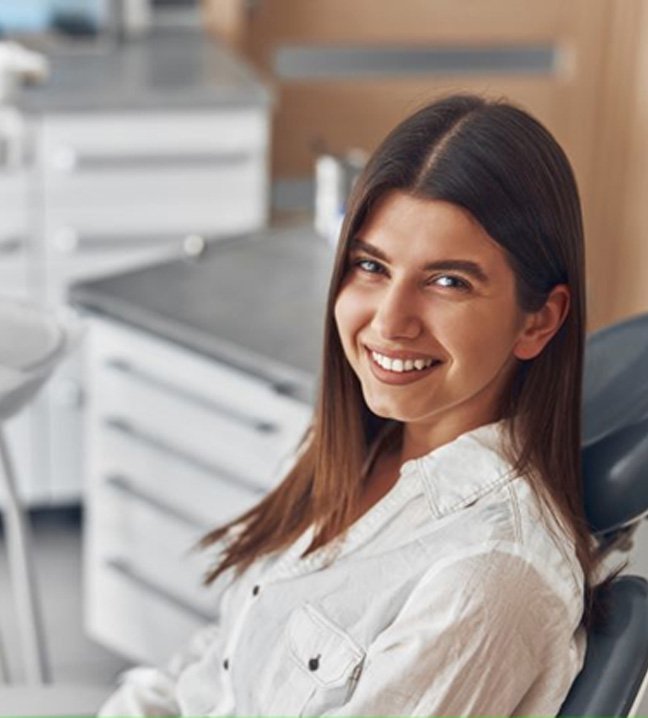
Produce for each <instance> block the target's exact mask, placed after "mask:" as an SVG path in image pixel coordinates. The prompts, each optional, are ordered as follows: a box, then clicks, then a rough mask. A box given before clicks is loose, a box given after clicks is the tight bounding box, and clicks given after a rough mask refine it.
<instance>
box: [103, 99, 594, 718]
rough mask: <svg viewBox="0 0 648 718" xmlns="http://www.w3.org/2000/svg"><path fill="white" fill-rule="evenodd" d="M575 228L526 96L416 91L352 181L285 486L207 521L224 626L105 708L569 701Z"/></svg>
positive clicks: (581, 562) (484, 705) (131, 680)
mask: <svg viewBox="0 0 648 718" xmlns="http://www.w3.org/2000/svg"><path fill="white" fill-rule="evenodd" d="M583 284H584V283H583V235H582V224H581V214H580V206H579V200H578V193H577V190H576V185H575V182H574V178H573V174H572V171H571V169H570V166H569V163H568V161H567V158H566V157H565V155H564V153H563V152H562V150H561V149H560V147H559V146H558V144H557V143H556V142H555V140H554V139H553V138H552V137H551V135H550V134H549V133H548V132H547V131H546V130H545V129H544V128H543V127H542V126H541V125H540V124H539V123H538V122H537V121H536V120H534V119H533V118H532V117H530V116H529V115H528V114H526V113H525V112H523V111H522V110H520V109H518V108H516V107H514V106H512V105H510V104H507V103H504V102H487V101H485V100H483V99H481V98H478V97H473V96H454V97H450V98H446V99H443V100H440V101H438V102H435V103H433V104H431V105H429V106H427V107H424V108H423V109H421V110H420V111H419V112H417V113H416V114H414V115H413V116H412V117H410V118H408V119H406V120H405V121H404V122H403V123H401V124H400V125H399V126H398V127H397V128H396V129H395V130H393V131H392V133H391V134H390V135H389V136H388V137H387V138H386V139H385V140H384V142H383V143H382V145H381V146H380V147H379V148H378V149H377V151H376V152H375V154H374V155H373V157H372V158H371V160H370V162H369V163H368V165H367V167H366V169H365V171H364V173H363V175H362V176H361V178H360V180H359V181H358V183H357V184H356V187H355V189H354V193H353V196H352V198H351V203H350V209H349V212H348V214H347V217H346V219H345V223H344V226H343V228H342V235H341V239H340V243H339V247H338V252H337V256H336V263H335V267H334V271H333V276H332V280H331V287H330V292H329V300H328V305H327V314H326V321H325V333H324V347H323V362H322V373H321V382H320V392H319V396H318V401H317V405H316V409H315V414H314V419H313V423H312V426H311V429H310V430H309V432H308V433H307V434H306V436H305V437H304V439H303V442H302V445H301V447H300V448H299V450H298V452H297V456H296V458H295V462H294V465H293V467H292V469H291V470H290V471H288V473H287V475H286V477H285V479H284V480H283V482H282V483H281V484H280V485H279V486H278V487H277V488H276V489H275V490H274V491H273V492H272V493H270V494H269V495H268V496H267V497H265V498H264V499H263V500H262V501H261V502H260V503H259V504H258V505H257V506H256V507H254V508H253V509H252V510H250V511H249V512H247V513H246V514H244V515H243V516H241V517H239V518H238V519H236V520H235V521H233V522H231V523H230V524H228V525H226V526H221V527H218V528H217V529H215V530H214V531H213V532H211V533H210V534H209V535H208V536H206V537H205V539H204V540H203V545H204V546H209V545H214V546H215V547H216V548H217V550H218V553H217V554H216V563H215V566H214V569H213V571H212V573H211V575H210V576H209V577H208V581H218V582H219V583H220V584H221V585H222V587H223V593H222V600H221V605H220V619H219V623H218V624H217V625H214V626H210V627H209V628H208V629H206V630H205V631H204V632H203V633H201V634H199V635H198V636H196V637H195V638H194V640H193V642H192V643H191V644H190V646H189V647H188V648H187V649H186V651H184V652H183V653H180V654H178V655H177V656H176V657H175V658H174V659H173V660H172V661H171V663H170V664H169V666H168V667H167V669H166V670H164V671H161V670H156V669H141V668H140V669H136V670H135V671H133V672H131V673H130V674H127V675H126V676H125V678H124V681H123V684H122V686H121V687H120V689H119V690H118V691H117V692H116V693H115V694H114V695H113V696H112V698H110V699H109V701H108V702H107V703H106V705H105V706H104V709H103V711H102V714H103V715H178V714H182V715H205V714H210V715H313V716H314V715H317V716H323V715H335V716H357V715H383V716H385V715H501V716H504V715H555V714H556V713H557V712H558V710H559V709H560V706H561V704H562V702H563V700H564V698H565V696H566V694H567V692H568V690H569V687H570V685H571V683H572V681H573V680H574V678H575V676H576V674H577V673H578V671H579V670H580V667H581V665H582V661H583V656H584V649H585V641H586V639H585V628H586V627H587V626H588V625H590V624H591V623H592V621H593V619H594V615H595V609H596V608H597V601H598V597H597V596H598V594H597V591H596V590H595V588H594V586H593V576H594V572H595V570H596V569H597V565H596V559H595V552H594V549H595V545H594V540H593V539H592V537H591V535H590V533H589V531H588V528H587V524H586V521H585V518H584V511H583V506H582V499H581V483H580V482H581V478H580V466H579V455H580V453H579V444H580V391H581V378H582V377H581V375H582V360H583V357H582V351H583V334H584V301H583V299H584V298H583Z"/></svg>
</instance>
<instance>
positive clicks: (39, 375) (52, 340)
mask: <svg viewBox="0 0 648 718" xmlns="http://www.w3.org/2000/svg"><path fill="white" fill-rule="evenodd" d="M78 333H79V327H78V325H77V324H76V323H75V322H74V321H73V320H72V319H69V320H63V319H58V318H56V317H55V316H54V315H52V314H49V313H47V312H45V311H43V310H40V309H37V308H35V307H33V306H30V305H28V304H23V303H21V302H17V301H13V300H8V299H4V298H3V299H0V496H1V497H2V498H1V501H2V504H1V507H2V508H1V511H2V517H3V523H4V528H5V538H6V543H7V552H8V563H9V571H10V582H11V588H12V593H13V599H14V605H15V611H16V618H17V623H18V631H19V638H20V648H21V652H22V659H23V666H24V672H25V684H24V685H20V686H9V687H7V686H6V685H0V713H2V714H3V715H11V714H13V715H19V714H20V712H21V709H20V706H21V705H25V706H27V705H28V706H29V711H27V712H30V713H31V714H32V715H33V714H34V713H41V714H50V715H54V714H56V712H57V708H56V703H57V702H59V703H60V701H61V698H64V699H65V711H62V712H66V713H69V712H73V711H75V710H77V709H78V710H79V712H82V713H89V712H92V710H93V708H91V707H90V706H92V707H96V706H98V705H99V703H100V701H101V698H102V697H103V696H105V694H106V692H107V689H106V688H105V687H103V688H94V687H89V686H74V687H71V686H44V685H43V684H45V683H47V682H49V680H50V675H49V667H48V665H47V660H46V652H45V639H44V633H43V623H42V617H41V612H40V605H39V601H38V592H37V586H36V580H35V573H34V563H33V556H32V550H31V540H30V530H29V523H28V520H27V514H26V512H25V509H24V507H23V506H22V504H21V499H20V495H19V491H18V488H17V484H16V476H15V472H14V467H13V463H12V460H11V454H10V447H9V446H8V444H7V441H6V437H5V431H4V422H6V421H7V420H8V419H10V418H11V417H13V416H14V415H15V414H17V413H18V412H19V411H20V410H21V409H23V408H24V407H25V406H26V405H27V404H28V403H29V402H30V401H31V400H32V399H33V398H34V396H35V395H36V393H37V392H38V391H39V389H40V388H41V387H42V386H43V384H44V383H45V382H46V381H47V380H48V378H49V377H50V376H51V374H52V372H53V371H54V369H55V367H56V366H57V365H58V363H59V362H60V361H61V360H62V359H63V357H64V356H65V355H66V354H67V352H68V350H69V349H70V347H71V346H72V345H73V344H74V343H75V341H76V338H77V335H78ZM1 647H2V641H1V636H0V648H1ZM0 659H1V660H0V674H1V675H0V677H1V678H2V679H3V680H4V683H5V684H6V683H7V682H8V680H9V675H8V668H7V665H6V661H5V660H4V657H3V656H1V655H0Z"/></svg>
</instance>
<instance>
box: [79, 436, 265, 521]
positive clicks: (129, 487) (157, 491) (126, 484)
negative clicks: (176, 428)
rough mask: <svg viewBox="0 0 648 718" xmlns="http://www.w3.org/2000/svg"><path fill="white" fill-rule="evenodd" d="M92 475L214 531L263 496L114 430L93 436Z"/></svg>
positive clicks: (100, 480)
mask: <svg viewBox="0 0 648 718" xmlns="http://www.w3.org/2000/svg"><path fill="white" fill-rule="evenodd" d="M91 438H92V442H91V465H90V466H89V471H90V473H91V475H92V476H93V477H94V481H95V485H96V486H99V485H101V484H103V483H105V482H111V483H112V484H113V485H120V486H122V493H124V494H125V495H128V494H129V492H130V494H132V495H133V496H134V497H136V498H137V497H139V500H140V501H144V502H145V503H146V502H147V501H148V503H149V504H151V505H157V506H158V507H161V508H162V510H164V511H165V512H166V513H167V514H168V515H170V516H174V515H175V516H176V518H177V520H178V521H180V522H182V523H185V524H187V525H193V526H195V527H196V528H197V530H208V529H211V528H215V527H216V526H218V525H221V524H224V523H226V522H227V521H229V520H231V519H233V518H235V517H236V516H238V515H240V514H242V513H243V512H244V511H247V510H248V509H249V508H251V507H252V506H253V505H254V504H255V503H256V502H257V501H259V500H260V499H261V497H262V492H261V491H257V492H254V491H250V490H249V489H247V488H245V487H244V486H241V484H239V483H236V482H227V481H224V480H223V479H222V478H219V477H218V476H217V475H215V474H214V473H213V472H211V471H209V470H208V469H207V468H206V467H203V466H200V465H197V464H196V462H195V461H193V460H192V458H191V457H182V456H178V455H173V454H170V453H168V452H165V451H164V450H161V449H160V447H159V446H151V445H146V444H145V443H143V442H141V441H139V440H138V438H137V437H133V436H131V435H129V434H125V433H123V432H122V431H120V430H119V429H116V428H113V427H110V426H106V425H103V426H99V427H97V430H95V431H94V432H93V434H92V437H91Z"/></svg>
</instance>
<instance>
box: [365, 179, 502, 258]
mask: <svg viewBox="0 0 648 718" xmlns="http://www.w3.org/2000/svg"><path fill="white" fill-rule="evenodd" d="M356 237H357V238H359V239H362V240H363V241H364V242H368V243H370V244H372V245H373V246H375V247H377V248H378V249H380V250H382V251H383V252H384V253H386V254H387V255H388V256H389V257H390V258H391V257H393V259H394V260H400V259H402V260H403V261H407V260H409V259H411V260H412V261H421V262H429V261H436V260H440V259H450V258H451V259H471V260H478V261H480V262H482V263H484V264H485V265H487V266H488V268H490V269H491V270H493V269H497V268H498V267H499V268H500V269H501V270H503V271H504V270H508V271H510V267H509V264H508V261H507V258H506V253H505V251H504V249H503V248H502V247H501V246H500V245H499V244H498V243H497V242H496V241H495V240H494V239H493V238H492V237H490V235H489V234H488V233H487V232H486V230H485V229H484V228H483V227H482V226H481V225H480V224H479V223H478V222H477V221H476V220H475V219H474V217H473V216H472V215H471V214H470V213H469V212H468V211H466V210H465V209H463V208H462V207H459V206H458V205H455V204H452V203H450V202H445V201H443V200H434V199H420V198H417V197H412V196H411V195H408V194H405V193H404V192H399V191H393V192H389V193H387V194H386V195H385V196H384V197H382V198H381V200H380V201H379V203H378V204H377V205H376V206H375V207H374V209H373V210H372V212H371V213H370V214H369V216H368V217H367V219H366V220H365V222H364V223H363V225H362V226H361V227H360V230H359V231H358V233H357V235H356Z"/></svg>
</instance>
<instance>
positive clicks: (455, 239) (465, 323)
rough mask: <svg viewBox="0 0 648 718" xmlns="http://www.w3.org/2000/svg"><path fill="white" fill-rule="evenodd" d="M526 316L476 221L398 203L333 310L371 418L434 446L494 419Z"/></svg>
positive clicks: (362, 247) (370, 233) (365, 245)
mask: <svg viewBox="0 0 648 718" xmlns="http://www.w3.org/2000/svg"><path fill="white" fill-rule="evenodd" d="M529 316H530V315H527V314H525V313H524V312H522V311H521V310H520V309H519V308H518V306H517V302H516V295H515V277H514V275H513V271H512V270H511V268H510V266H509V264H508V262H507V261H506V258H505V254H504V251H503V250H502V248H501V247H500V246H499V245H498V244H497V243H496V242H495V241H494V240H493V239H491V238H490V236H489V235H488V234H487V233H486V231H485V230H484V229H483V228H482V227H481V226H480V225H479V224H478V223H477V222H476V221H475V220H474V219H473V218H472V216H471V215H470V214H469V213H468V212H466V211H465V210H463V209H461V208H460V207H458V206H456V205H453V204H450V203H448V202H443V201H438V200H428V199H415V198H413V197H411V196H409V195H407V194H405V193H402V192H396V191H394V192H391V193H389V194H387V195H386V196H385V197H384V198H383V199H382V200H381V202H380V203H379V204H378V205H377V207H376V209H375V210H374V212H373V213H372V214H371V216H370V217H369V218H368V220H367V221H366V222H365V224H364V225H363V226H362V227H361V229H360V232H359V233H358V235H357V236H356V237H355V238H354V240H353V241H352V244H351V246H350V253H349V257H348V269H347V274H346V276H345V279H344V281H343V283H342V288H341V291H340V293H339V295H338V298H337V302H336V304H335V320H336V324H337V328H338V332H339V335H340V338H341V341H342V346H343V348H344V353H345V355H346V357H347V359H348V361H349V363H350V364H351V366H352V368H353V370H354V372H355V373H356V375H357V376H358V379H359V380H360V383H361V385H362V391H363V394H364V398H365V401H366V402H367V405H368V406H369V408H370V409H371V410H372V411H373V412H374V413H375V414H377V415H379V416H382V417H386V418H390V419H396V420H399V421H402V422H405V423H407V424H408V425H412V426H416V427H417V429H420V430H422V431H423V432H429V435H430V437H433V436H434V437H438V436H439V435H440V433H441V435H448V436H450V435H452V436H457V435H459V434H460V433H463V432H464V431H467V430H469V429H471V428H474V427H476V426H480V425H482V424H484V423H488V422H490V421H493V420H495V419H496V418H497V403H498V398H499V396H500V393H501V392H502V391H503V390H504V387H505V385H506V383H507V379H508V377H509V376H510V372H511V371H512V369H513V367H514V365H515V362H516V354H517V355H518V356H519V355H520V353H523V351H524V350H523V349H521V346H522V344H523V338H522V337H523V333H524V331H525V328H526V325H527V318H528V317H529ZM524 358H527V357H526V356H525V357H524Z"/></svg>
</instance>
